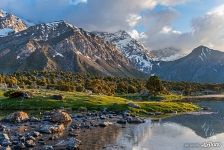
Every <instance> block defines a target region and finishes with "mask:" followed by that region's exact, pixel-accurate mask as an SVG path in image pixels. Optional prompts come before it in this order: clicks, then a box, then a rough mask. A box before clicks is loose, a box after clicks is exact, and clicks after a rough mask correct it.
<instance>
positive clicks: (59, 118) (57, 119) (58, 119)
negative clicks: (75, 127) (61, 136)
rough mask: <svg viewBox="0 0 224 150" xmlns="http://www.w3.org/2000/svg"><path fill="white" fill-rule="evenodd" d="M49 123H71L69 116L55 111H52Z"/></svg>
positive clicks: (60, 111)
mask: <svg viewBox="0 0 224 150" xmlns="http://www.w3.org/2000/svg"><path fill="white" fill-rule="evenodd" d="M51 121H52V122H54V123H64V124H66V123H69V122H71V121H72V118H71V116H70V115H69V114H68V113H66V112H64V111H62V110H57V111H53V112H52V114H51Z"/></svg>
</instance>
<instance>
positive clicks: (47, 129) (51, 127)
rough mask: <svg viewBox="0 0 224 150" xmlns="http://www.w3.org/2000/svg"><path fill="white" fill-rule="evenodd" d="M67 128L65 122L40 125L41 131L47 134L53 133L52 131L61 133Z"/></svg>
mask: <svg viewBox="0 0 224 150" xmlns="http://www.w3.org/2000/svg"><path fill="white" fill-rule="evenodd" d="M64 130H65V126H64V124H60V125H49V124H46V125H42V126H41V127H40V130H39V132H41V133H46V134H51V133H60V132H64Z"/></svg>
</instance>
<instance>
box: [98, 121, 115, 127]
mask: <svg viewBox="0 0 224 150" xmlns="http://www.w3.org/2000/svg"><path fill="white" fill-rule="evenodd" d="M111 124H112V123H111V122H108V121H103V122H101V123H99V126H100V127H107V126H109V125H111Z"/></svg>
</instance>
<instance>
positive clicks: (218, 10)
mask: <svg viewBox="0 0 224 150" xmlns="http://www.w3.org/2000/svg"><path fill="white" fill-rule="evenodd" d="M207 15H217V16H223V15H224V5H221V6H218V7H216V8H214V9H212V10H211V11H209V12H208V13H207Z"/></svg>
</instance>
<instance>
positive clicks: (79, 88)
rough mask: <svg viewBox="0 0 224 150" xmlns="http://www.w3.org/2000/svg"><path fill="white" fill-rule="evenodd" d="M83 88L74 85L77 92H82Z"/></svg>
mask: <svg viewBox="0 0 224 150" xmlns="http://www.w3.org/2000/svg"><path fill="white" fill-rule="evenodd" d="M84 90H85V88H84V87H83V86H81V85H80V86H77V87H76V91H77V92H83V91H84Z"/></svg>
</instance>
